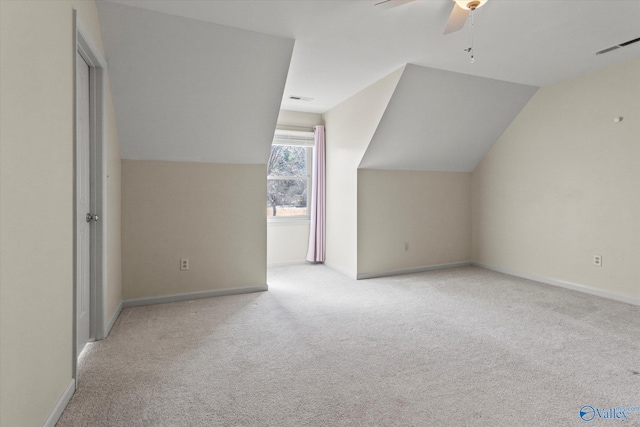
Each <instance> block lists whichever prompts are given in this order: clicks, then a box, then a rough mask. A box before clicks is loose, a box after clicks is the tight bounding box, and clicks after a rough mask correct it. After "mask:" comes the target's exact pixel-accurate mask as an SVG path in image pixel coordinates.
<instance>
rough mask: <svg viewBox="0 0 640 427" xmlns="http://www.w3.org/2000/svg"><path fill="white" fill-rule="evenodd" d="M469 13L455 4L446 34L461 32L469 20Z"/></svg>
mask: <svg viewBox="0 0 640 427" xmlns="http://www.w3.org/2000/svg"><path fill="white" fill-rule="evenodd" d="M469 13H470V12H469V11H468V10H466V9H463V8H461V7H460V6H458V4H457V3H454V4H453V10H452V11H451V15H449V20H448V21H447V26H446V27H444V34H449V33H453V32H456V31H460V30H461V29H462V27H464V24H465V23H466V22H467V18H469Z"/></svg>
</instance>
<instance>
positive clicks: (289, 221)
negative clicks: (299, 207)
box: [267, 216, 311, 226]
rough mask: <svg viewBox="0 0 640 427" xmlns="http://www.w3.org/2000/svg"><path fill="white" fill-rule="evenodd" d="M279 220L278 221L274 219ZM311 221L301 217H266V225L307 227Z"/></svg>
mask: <svg viewBox="0 0 640 427" xmlns="http://www.w3.org/2000/svg"><path fill="white" fill-rule="evenodd" d="M276 218H279V219H276ZM310 223H311V220H310V219H309V218H308V217H303V216H277V217H275V216H268V217H267V225H269V226H271V225H278V226H280V225H306V226H308V225H309V224H310Z"/></svg>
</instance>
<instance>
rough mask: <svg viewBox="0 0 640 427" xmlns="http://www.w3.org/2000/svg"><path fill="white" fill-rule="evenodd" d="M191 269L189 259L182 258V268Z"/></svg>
mask: <svg viewBox="0 0 640 427" xmlns="http://www.w3.org/2000/svg"><path fill="white" fill-rule="evenodd" d="M188 269H189V259H187V258H184V259H181V260H180V270H188Z"/></svg>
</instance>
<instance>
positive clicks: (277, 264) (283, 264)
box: [267, 260, 313, 268]
mask: <svg viewBox="0 0 640 427" xmlns="http://www.w3.org/2000/svg"><path fill="white" fill-rule="evenodd" d="M302 264H313V263H310V262H309V261H307V260H301V261H286V262H271V263H267V268H277V267H288V266H290V265H302Z"/></svg>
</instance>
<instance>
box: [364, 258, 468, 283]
mask: <svg viewBox="0 0 640 427" xmlns="http://www.w3.org/2000/svg"><path fill="white" fill-rule="evenodd" d="M471 264H472V263H471V261H461V262H452V263H448V264H435V265H424V266H421V267H412V268H402V269H399V270H389V271H381V272H377V273H361V274H358V275H357V276H356V278H357V279H358V280H361V279H373V278H376V277H389V276H399V275H401V274H412V273H422V272H424V271H431V270H442V269H444V268H456V267H468V266H470V265H471Z"/></svg>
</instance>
